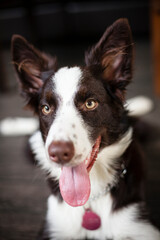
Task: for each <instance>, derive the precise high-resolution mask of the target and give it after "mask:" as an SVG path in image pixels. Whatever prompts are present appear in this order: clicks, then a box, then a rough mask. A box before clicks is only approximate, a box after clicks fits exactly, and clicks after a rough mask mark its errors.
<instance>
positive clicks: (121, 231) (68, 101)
mask: <svg viewBox="0 0 160 240" xmlns="http://www.w3.org/2000/svg"><path fill="white" fill-rule="evenodd" d="M12 56H13V63H14V66H15V69H16V71H17V74H18V77H19V82H20V88H21V93H22V95H23V96H24V97H25V98H26V100H27V106H28V107H30V108H31V109H32V110H33V111H34V112H35V113H36V114H37V115H38V117H39V122H40V130H39V131H38V132H36V133H35V134H34V135H33V136H32V137H31V138H30V146H31V149H32V151H33V153H34V155H35V159H36V161H37V162H38V164H39V165H40V166H41V167H42V168H43V169H44V170H45V171H46V172H47V177H48V181H49V184H50V187H51V190H52V194H51V195H50V197H49V198H48V211H47V215H46V224H45V229H44V231H43V234H42V236H41V239H50V240H53V239H57V240H58V239H59V240H62V239H63V240H64V239H68V240H70V239H100V240H105V239H112V240H127V239H130V240H160V233H159V231H158V230H157V229H156V228H155V227H154V226H153V225H151V223H150V222H149V220H148V219H147V214H146V210H145V202H144V191H143V189H144V188H143V187H144V186H143V185H144V168H143V157H142V154H141V151H140V148H139V146H138V144H137V142H136V140H135V137H134V129H133V127H132V125H131V123H130V122H131V121H130V118H129V116H128V112H127V111H126V108H125V107H124V105H125V92H126V86H127V85H128V84H129V83H130V80H131V78H132V62H133V43H132V37H131V31H130V27H129V24H128V21H127V20H126V19H119V20H117V21H116V22H114V23H113V25H111V26H110V27H109V28H107V30H106V31H105V33H104V34H103V36H102V38H101V39H100V40H99V42H98V43H97V44H96V45H95V46H93V47H92V48H91V49H90V50H89V51H87V52H86V54H85V66H73V67H63V68H60V69H58V68H57V62H56V58H52V57H50V56H48V55H46V54H44V53H42V52H40V51H39V50H37V49H36V48H34V47H33V46H32V45H31V44H29V43H28V42H27V41H26V40H25V39H24V38H23V37H21V36H18V35H14V36H13V38H12Z"/></svg>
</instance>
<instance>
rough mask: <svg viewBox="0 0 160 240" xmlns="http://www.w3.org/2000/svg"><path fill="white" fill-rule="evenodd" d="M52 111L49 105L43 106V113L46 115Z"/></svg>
mask: <svg viewBox="0 0 160 240" xmlns="http://www.w3.org/2000/svg"><path fill="white" fill-rule="evenodd" d="M50 112H51V108H50V107H49V106H48V105H44V106H43V107H42V113H43V114H44V115H48V114H49V113H50Z"/></svg>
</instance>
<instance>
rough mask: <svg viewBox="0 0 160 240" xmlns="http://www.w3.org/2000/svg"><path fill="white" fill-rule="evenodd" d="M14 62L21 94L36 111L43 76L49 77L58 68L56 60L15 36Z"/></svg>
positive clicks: (12, 49)
mask: <svg viewBox="0 0 160 240" xmlns="http://www.w3.org/2000/svg"><path fill="white" fill-rule="evenodd" d="M11 51H12V61H13V64H14V66H15V69H16V72H17V74H18V78H19V82H20V89H21V94H22V96H24V97H25V98H26V100H27V106H29V107H31V108H32V109H34V110H36V109H35V105H36V103H37V101H38V92H39V90H40V88H41V87H42V86H43V82H44V81H43V80H44V79H43V75H44V74H45V76H47V74H48V77H49V74H51V73H53V72H54V71H55V70H56V68H57V64H56V58H52V57H50V56H48V55H46V54H44V53H42V52H40V51H39V50H37V49H36V48H34V46H33V45H31V44H30V43H28V42H27V41H26V39H25V38H23V37H22V36H19V35H13V37H12V42H11Z"/></svg>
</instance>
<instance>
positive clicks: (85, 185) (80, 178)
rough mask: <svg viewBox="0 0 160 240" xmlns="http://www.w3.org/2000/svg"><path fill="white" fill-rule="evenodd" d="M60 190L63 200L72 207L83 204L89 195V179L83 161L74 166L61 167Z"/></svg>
mask: <svg viewBox="0 0 160 240" xmlns="http://www.w3.org/2000/svg"><path fill="white" fill-rule="evenodd" d="M59 183H60V191H61V194H62V197H63V199H64V201H65V202H67V203H68V204H69V205H71V206H73V207H77V206H82V205H84V204H85V203H86V202H87V200H88V198H89V195H90V179H89V176H88V172H87V169H86V166H85V164H84V163H81V164H79V165H78V166H76V167H63V168H62V173H61V176H60V182H59Z"/></svg>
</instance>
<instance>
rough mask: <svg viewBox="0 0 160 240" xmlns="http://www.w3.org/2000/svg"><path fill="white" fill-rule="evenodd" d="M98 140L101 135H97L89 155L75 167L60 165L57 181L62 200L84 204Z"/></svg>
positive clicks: (79, 204) (87, 196)
mask: <svg viewBox="0 0 160 240" xmlns="http://www.w3.org/2000/svg"><path fill="white" fill-rule="evenodd" d="M100 141H101V137H98V138H97V140H96V143H95V145H94V147H93V148H92V152H91V153H90V156H89V157H88V158H87V159H86V160H85V161H84V162H82V163H80V164H79V165H78V166H75V167H65V166H64V167H62V172H61V176H60V181H59V183H60V191H61V195H62V197H63V199H64V201H65V202H67V203H68V204H69V205H71V206H73V207H76V206H82V205H84V204H85V203H86V202H87V200H88V198H89V195H90V190H91V184H90V179H89V171H90V170H91V168H92V166H93V164H94V162H95V160H96V157H97V154H98V151H99V145H100Z"/></svg>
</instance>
